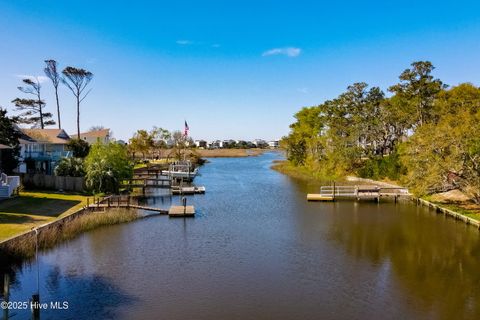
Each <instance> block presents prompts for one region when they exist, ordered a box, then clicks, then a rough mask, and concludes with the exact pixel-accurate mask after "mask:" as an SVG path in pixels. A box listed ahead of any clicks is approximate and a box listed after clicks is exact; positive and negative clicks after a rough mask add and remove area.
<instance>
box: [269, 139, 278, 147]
mask: <svg viewBox="0 0 480 320" xmlns="http://www.w3.org/2000/svg"><path fill="white" fill-rule="evenodd" d="M279 145H280V144H279V141H278V140H272V141H268V146H269V147H270V148H271V149H277V148H278V146H279Z"/></svg>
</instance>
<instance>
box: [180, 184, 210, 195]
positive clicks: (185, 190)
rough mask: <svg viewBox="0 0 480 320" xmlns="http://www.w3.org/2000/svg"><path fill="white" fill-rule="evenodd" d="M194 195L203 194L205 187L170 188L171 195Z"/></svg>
mask: <svg viewBox="0 0 480 320" xmlns="http://www.w3.org/2000/svg"><path fill="white" fill-rule="evenodd" d="M196 193H205V187H203V186H199V187H180V186H172V194H196Z"/></svg>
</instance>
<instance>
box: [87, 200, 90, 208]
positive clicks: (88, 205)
mask: <svg viewBox="0 0 480 320" xmlns="http://www.w3.org/2000/svg"><path fill="white" fill-rule="evenodd" d="M87 208H90V198H87Z"/></svg>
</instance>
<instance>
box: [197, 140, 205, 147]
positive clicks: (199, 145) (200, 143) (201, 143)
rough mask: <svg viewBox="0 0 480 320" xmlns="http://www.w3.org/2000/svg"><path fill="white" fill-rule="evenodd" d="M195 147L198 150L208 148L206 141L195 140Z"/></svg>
mask: <svg viewBox="0 0 480 320" xmlns="http://www.w3.org/2000/svg"><path fill="white" fill-rule="evenodd" d="M195 145H196V146H197V148H206V147H207V141H205V140H195Z"/></svg>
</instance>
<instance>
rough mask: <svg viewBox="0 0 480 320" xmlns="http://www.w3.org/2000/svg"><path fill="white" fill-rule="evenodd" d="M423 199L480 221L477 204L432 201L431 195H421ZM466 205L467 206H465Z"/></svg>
mask: <svg viewBox="0 0 480 320" xmlns="http://www.w3.org/2000/svg"><path fill="white" fill-rule="evenodd" d="M422 198H423V199H425V200H427V201H429V202H431V203H433V204H436V205H437V206H439V207H442V208H445V209H448V210H452V211H454V212H456V213H459V214H461V215H464V216H466V217H469V218H471V219H474V220H477V221H480V206H478V205H473V204H470V203H465V204H461V203H459V204H456V203H443V202H439V201H432V197H431V196H424V197H422ZM466 207H467V208H466Z"/></svg>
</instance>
